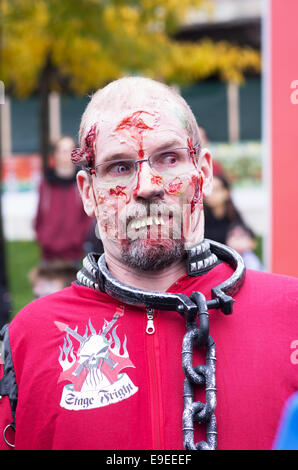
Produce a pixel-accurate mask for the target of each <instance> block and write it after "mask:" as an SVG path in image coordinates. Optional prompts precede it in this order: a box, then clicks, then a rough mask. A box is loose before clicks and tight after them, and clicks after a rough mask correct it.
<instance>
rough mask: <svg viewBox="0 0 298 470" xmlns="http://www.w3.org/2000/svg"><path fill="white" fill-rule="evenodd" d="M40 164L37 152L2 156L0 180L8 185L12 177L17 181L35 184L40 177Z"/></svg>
mask: <svg viewBox="0 0 298 470" xmlns="http://www.w3.org/2000/svg"><path fill="white" fill-rule="evenodd" d="M41 173H42V164H41V158H40V155H39V154H30V155H13V156H10V157H4V158H3V162H2V175H1V176H2V181H3V183H4V185H9V180H10V179H11V178H14V179H15V180H16V181H18V182H19V183H25V182H26V183H30V182H32V183H33V184H36V180H37V179H38V177H41Z"/></svg>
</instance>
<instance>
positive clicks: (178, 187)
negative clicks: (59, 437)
mask: <svg viewBox="0 0 298 470" xmlns="http://www.w3.org/2000/svg"><path fill="white" fill-rule="evenodd" d="M165 190H166V192H167V193H168V194H172V195H175V196H176V195H177V196H178V195H179V194H181V192H182V190H183V181H182V180H181V178H180V177H179V176H176V177H175V178H174V179H173V180H172V181H170V183H168V184H167V185H166V187H165Z"/></svg>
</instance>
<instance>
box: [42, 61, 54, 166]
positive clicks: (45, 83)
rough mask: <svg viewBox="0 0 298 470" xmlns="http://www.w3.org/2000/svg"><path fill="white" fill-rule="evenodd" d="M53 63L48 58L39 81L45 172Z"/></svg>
mask: <svg viewBox="0 0 298 470" xmlns="http://www.w3.org/2000/svg"><path fill="white" fill-rule="evenodd" d="M51 75H52V65H51V61H50V59H48V60H47V62H46V64H45V66H44V68H43V70H42V73H41V76H40V82H39V93H40V154H41V159H42V168H43V172H45V170H46V169H47V168H48V157H49V149H50V141H49V94H50V86H51Z"/></svg>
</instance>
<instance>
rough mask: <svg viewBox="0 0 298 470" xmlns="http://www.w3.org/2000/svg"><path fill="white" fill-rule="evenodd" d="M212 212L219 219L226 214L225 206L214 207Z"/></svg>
mask: <svg viewBox="0 0 298 470" xmlns="http://www.w3.org/2000/svg"><path fill="white" fill-rule="evenodd" d="M212 212H213V214H214V216H215V217H217V218H218V219H219V218H221V217H223V216H224V215H225V206H218V207H213V209H212Z"/></svg>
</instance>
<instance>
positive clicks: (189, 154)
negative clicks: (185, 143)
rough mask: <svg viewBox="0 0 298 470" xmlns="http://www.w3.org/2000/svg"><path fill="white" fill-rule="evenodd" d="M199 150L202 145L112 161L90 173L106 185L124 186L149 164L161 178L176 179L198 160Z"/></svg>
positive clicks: (101, 164)
mask: <svg viewBox="0 0 298 470" xmlns="http://www.w3.org/2000/svg"><path fill="white" fill-rule="evenodd" d="M199 148H200V144H197V145H195V146H194V147H193V149H189V148H186V147H185V148H174V149H167V150H163V151H162V152H158V153H154V154H152V155H150V156H149V157H148V158H146V159H142V160H133V159H131V158H130V159H128V158H124V159H120V160H110V161H107V162H105V163H100V164H99V165H96V166H95V167H94V170H93V172H92V170H91V168H89V171H90V172H92V173H93V174H94V173H95V174H96V176H97V177H98V178H99V179H100V181H101V182H102V183H104V184H119V185H120V184H122V185H124V184H128V183H130V182H132V181H133V180H134V178H135V176H136V174H137V171H138V165H139V164H140V163H143V162H148V164H149V166H150V168H151V169H152V170H153V171H154V172H155V173H157V174H158V175H159V176H161V177H164V178H165V177H171V176H173V177H175V176H178V175H181V174H182V173H183V172H184V171H187V170H188V169H189V163H190V161H192V160H197V159H198V151H199Z"/></svg>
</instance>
